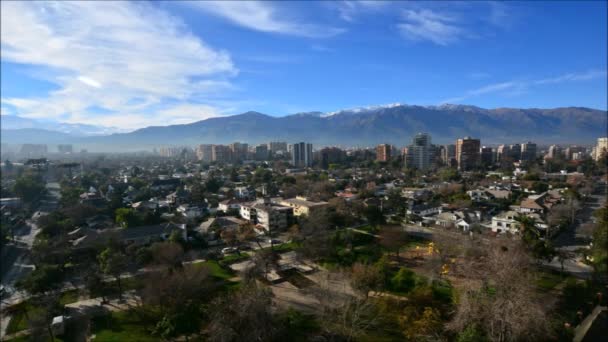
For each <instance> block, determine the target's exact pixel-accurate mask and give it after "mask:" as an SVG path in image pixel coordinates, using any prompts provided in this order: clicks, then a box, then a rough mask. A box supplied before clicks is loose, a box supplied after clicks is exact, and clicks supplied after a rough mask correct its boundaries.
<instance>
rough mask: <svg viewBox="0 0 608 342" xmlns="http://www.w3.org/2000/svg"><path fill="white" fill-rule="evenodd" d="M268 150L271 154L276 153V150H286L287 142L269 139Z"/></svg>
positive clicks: (281, 151) (282, 151)
mask: <svg viewBox="0 0 608 342" xmlns="http://www.w3.org/2000/svg"><path fill="white" fill-rule="evenodd" d="M268 150H269V151H270V154H271V155H275V154H277V152H280V153H285V152H287V143H286V142H284V141H271V142H269V143H268Z"/></svg>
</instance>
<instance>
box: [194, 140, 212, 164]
mask: <svg viewBox="0 0 608 342" xmlns="http://www.w3.org/2000/svg"><path fill="white" fill-rule="evenodd" d="M196 157H197V158H198V160H200V161H204V162H210V161H212V160H213V145H210V144H202V145H198V146H197V148H196Z"/></svg>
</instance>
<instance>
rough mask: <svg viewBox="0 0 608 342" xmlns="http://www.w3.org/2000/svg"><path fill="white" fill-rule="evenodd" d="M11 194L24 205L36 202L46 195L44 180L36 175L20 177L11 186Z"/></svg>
mask: <svg viewBox="0 0 608 342" xmlns="http://www.w3.org/2000/svg"><path fill="white" fill-rule="evenodd" d="M13 192H14V193H15V194H16V195H17V196H18V197H20V198H21V199H22V200H23V202H25V203H33V202H36V201H38V200H39V199H40V198H42V196H44V194H45V193H46V187H45V183H44V180H43V179H42V177H40V176H36V175H31V174H27V175H22V176H21V177H19V178H17V180H16V181H15V184H14V185H13Z"/></svg>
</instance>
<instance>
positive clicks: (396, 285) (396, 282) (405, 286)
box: [391, 267, 416, 293]
mask: <svg viewBox="0 0 608 342" xmlns="http://www.w3.org/2000/svg"><path fill="white" fill-rule="evenodd" d="M415 286H416V274H415V273H414V272H412V271H411V270H408V269H407V268H405V267H401V268H400V269H399V271H398V272H397V273H396V274H395V275H394V276H393V278H392V279H391V288H392V289H393V290H395V291H399V292H403V293H408V292H410V291H411V290H413V289H414V287H415Z"/></svg>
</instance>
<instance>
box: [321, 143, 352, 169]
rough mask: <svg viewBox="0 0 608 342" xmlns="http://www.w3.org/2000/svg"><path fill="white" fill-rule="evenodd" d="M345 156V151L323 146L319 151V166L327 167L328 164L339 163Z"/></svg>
mask: <svg viewBox="0 0 608 342" xmlns="http://www.w3.org/2000/svg"><path fill="white" fill-rule="evenodd" d="M345 158H346V152H345V151H344V150H342V149H340V148H338V147H325V148H322V149H321V151H319V160H320V161H321V167H323V168H324V169H327V168H328V167H329V164H335V163H340V162H342V161H343V160H344V159H345Z"/></svg>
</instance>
